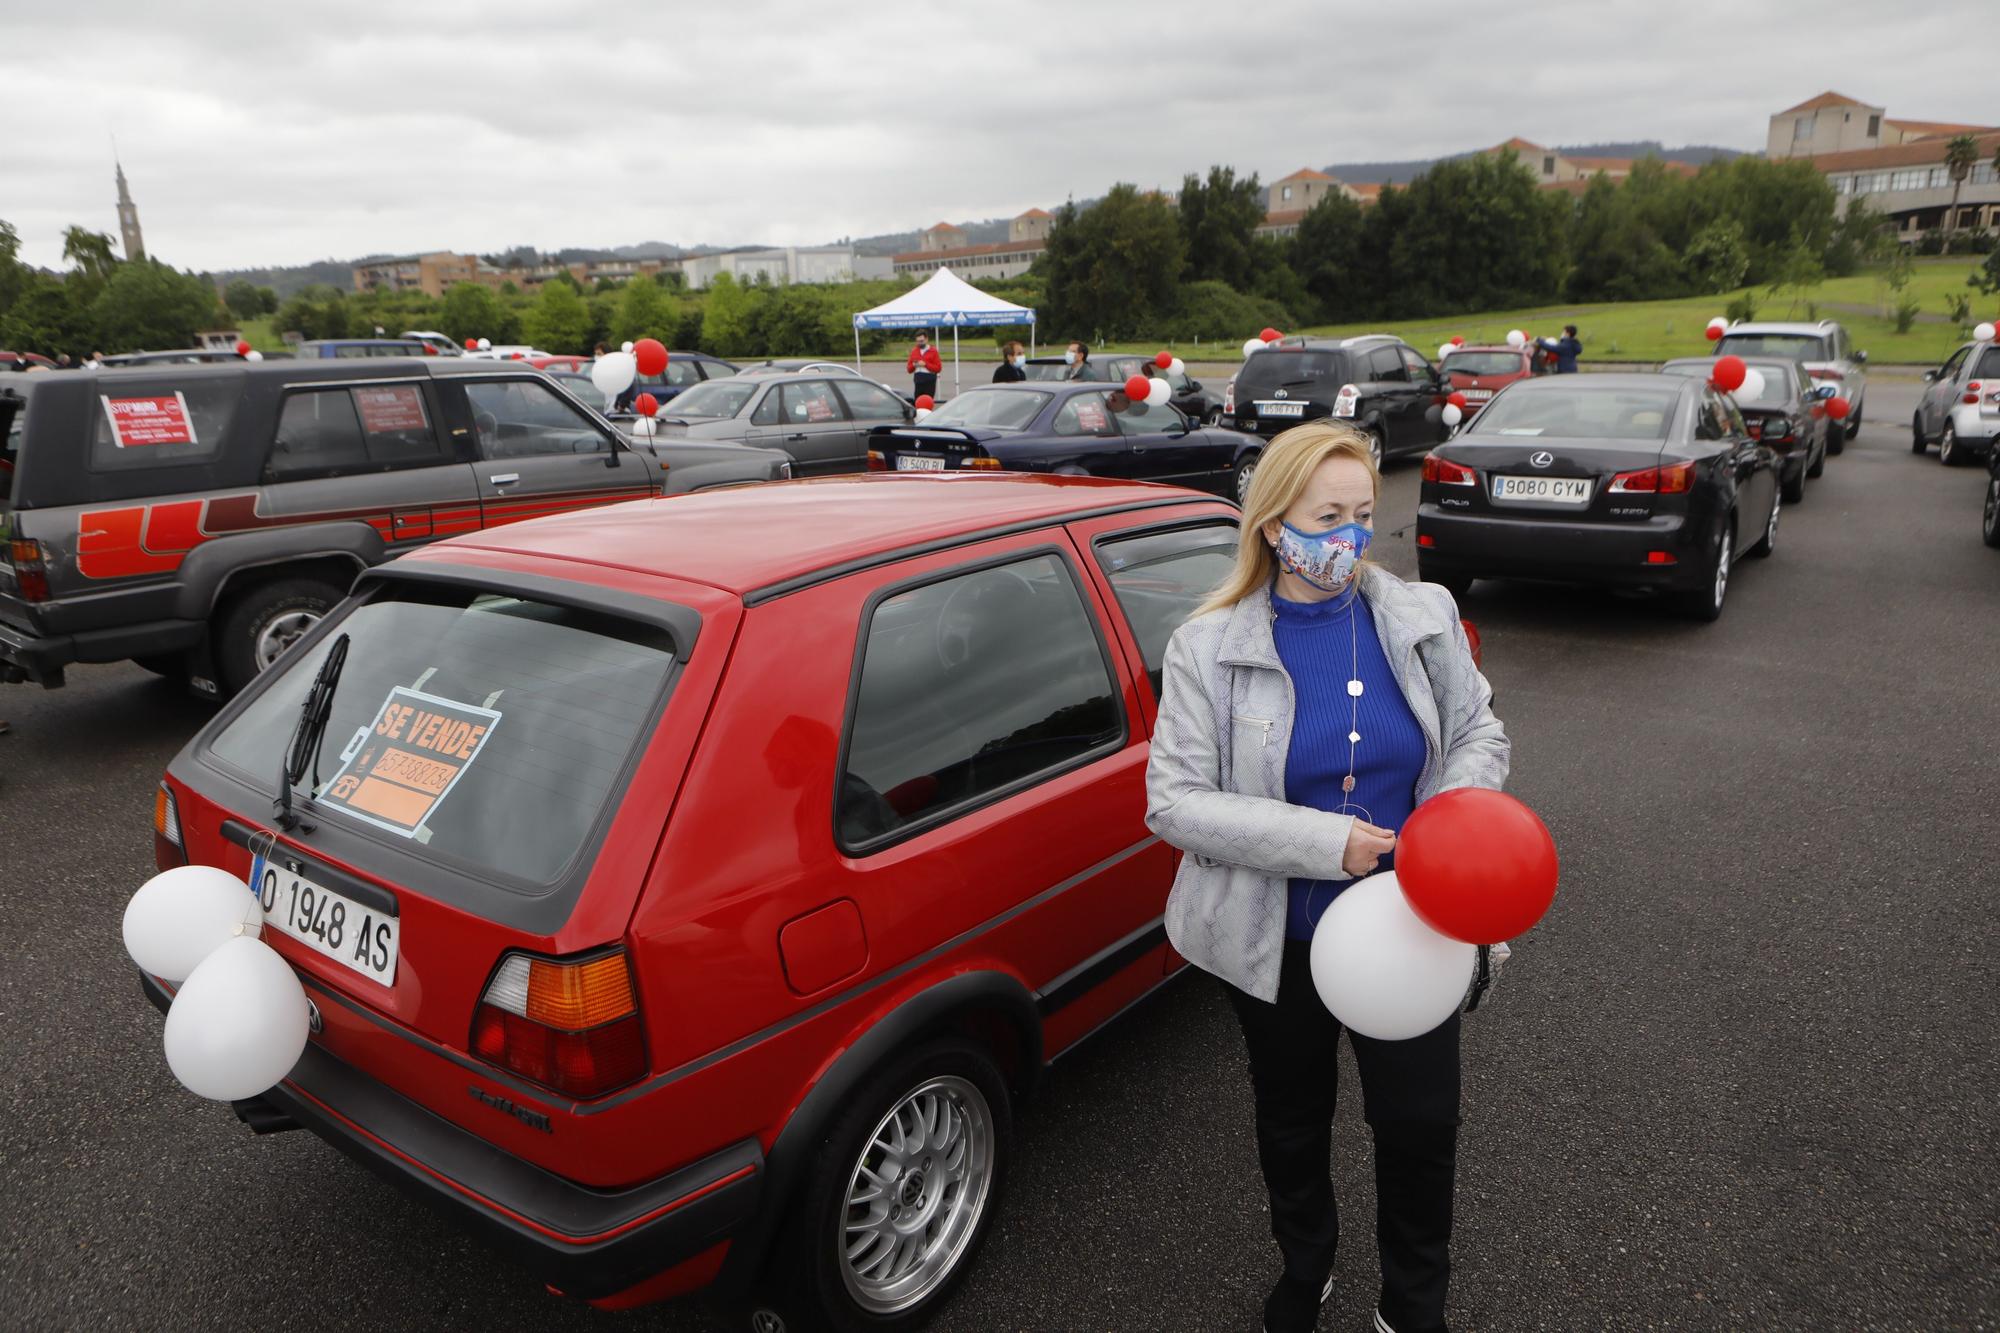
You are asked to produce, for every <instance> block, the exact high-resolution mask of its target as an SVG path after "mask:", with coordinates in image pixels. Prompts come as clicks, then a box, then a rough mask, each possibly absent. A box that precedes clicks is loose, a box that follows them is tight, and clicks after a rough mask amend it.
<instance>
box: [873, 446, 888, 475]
mask: <svg viewBox="0 0 2000 1333" xmlns="http://www.w3.org/2000/svg"><path fill="white" fill-rule="evenodd" d="M868 470H869V471H870V472H887V471H888V470H889V460H888V459H887V458H884V457H883V456H882V451H881V450H880V449H870V450H869V451H868Z"/></svg>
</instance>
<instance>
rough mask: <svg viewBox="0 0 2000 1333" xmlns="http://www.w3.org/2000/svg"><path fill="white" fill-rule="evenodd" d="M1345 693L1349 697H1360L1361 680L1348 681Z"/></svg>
mask: <svg viewBox="0 0 2000 1333" xmlns="http://www.w3.org/2000/svg"><path fill="white" fill-rule="evenodd" d="M1347 693H1348V695H1349V696H1350V697H1351V698H1355V699H1359V698H1360V697H1361V682H1360V681H1358V680H1350V681H1348V682H1347Z"/></svg>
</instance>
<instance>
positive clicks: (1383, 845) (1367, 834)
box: [1340, 817, 1396, 879]
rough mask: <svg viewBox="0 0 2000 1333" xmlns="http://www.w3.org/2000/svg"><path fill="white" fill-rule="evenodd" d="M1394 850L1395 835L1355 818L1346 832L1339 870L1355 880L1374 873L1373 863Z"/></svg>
mask: <svg viewBox="0 0 2000 1333" xmlns="http://www.w3.org/2000/svg"><path fill="white" fill-rule="evenodd" d="M1395 850H1396V835H1395V834H1393V833H1391V832H1390V831H1389V830H1388V829H1385V828H1376V827H1375V826H1374V825H1373V824H1371V823H1369V822H1368V821H1367V820H1365V819H1361V818H1358V817H1357V818H1356V819H1355V821H1354V826H1353V827H1352V828H1350V829H1348V831H1347V850H1346V851H1345V852H1344V853H1342V854H1341V858H1340V868H1341V869H1342V870H1345V871H1346V872H1347V873H1348V874H1350V875H1352V876H1353V877H1354V878H1356V879H1360V878H1361V877H1362V876H1363V875H1372V874H1374V873H1375V863H1376V862H1377V861H1380V860H1381V859H1382V858H1383V857H1385V856H1387V855H1388V854H1389V853H1390V852H1393V851H1395Z"/></svg>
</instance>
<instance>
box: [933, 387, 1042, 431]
mask: <svg viewBox="0 0 2000 1333" xmlns="http://www.w3.org/2000/svg"><path fill="white" fill-rule="evenodd" d="M1048 401H1049V396H1048V395H1047V394H1045V393H1030V392H1023V391H1022V390H1019V389H972V390H969V391H967V392H965V393H962V394H960V395H959V396H958V397H956V398H954V399H952V400H951V401H950V402H948V403H946V404H945V405H944V406H943V407H940V408H938V409H937V411H935V412H933V413H931V414H930V415H929V416H927V417H925V418H924V422H923V424H924V425H926V426H990V427H993V428H995V429H997V430H1020V429H1021V428H1023V427H1024V426H1026V425H1027V424H1028V423H1029V422H1030V421H1033V420H1034V419H1035V417H1036V415H1037V414H1038V413H1040V412H1041V410H1042V406H1043V404H1045V403H1047V402H1048Z"/></svg>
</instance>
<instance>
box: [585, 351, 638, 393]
mask: <svg viewBox="0 0 2000 1333" xmlns="http://www.w3.org/2000/svg"><path fill="white" fill-rule="evenodd" d="M638 374H639V363H638V362H637V361H635V360H633V358H632V354H631V353H630V352H606V353H605V354H604V355H603V356H600V357H598V358H597V360H595V361H593V362H592V363H591V365H590V382H591V383H592V384H595V385H596V386H597V391H598V392H599V393H605V394H612V395H614V396H615V395H617V394H621V393H624V392H625V391H626V390H627V389H629V388H631V387H632V381H633V379H634V378H636V377H637V376H638Z"/></svg>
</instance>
